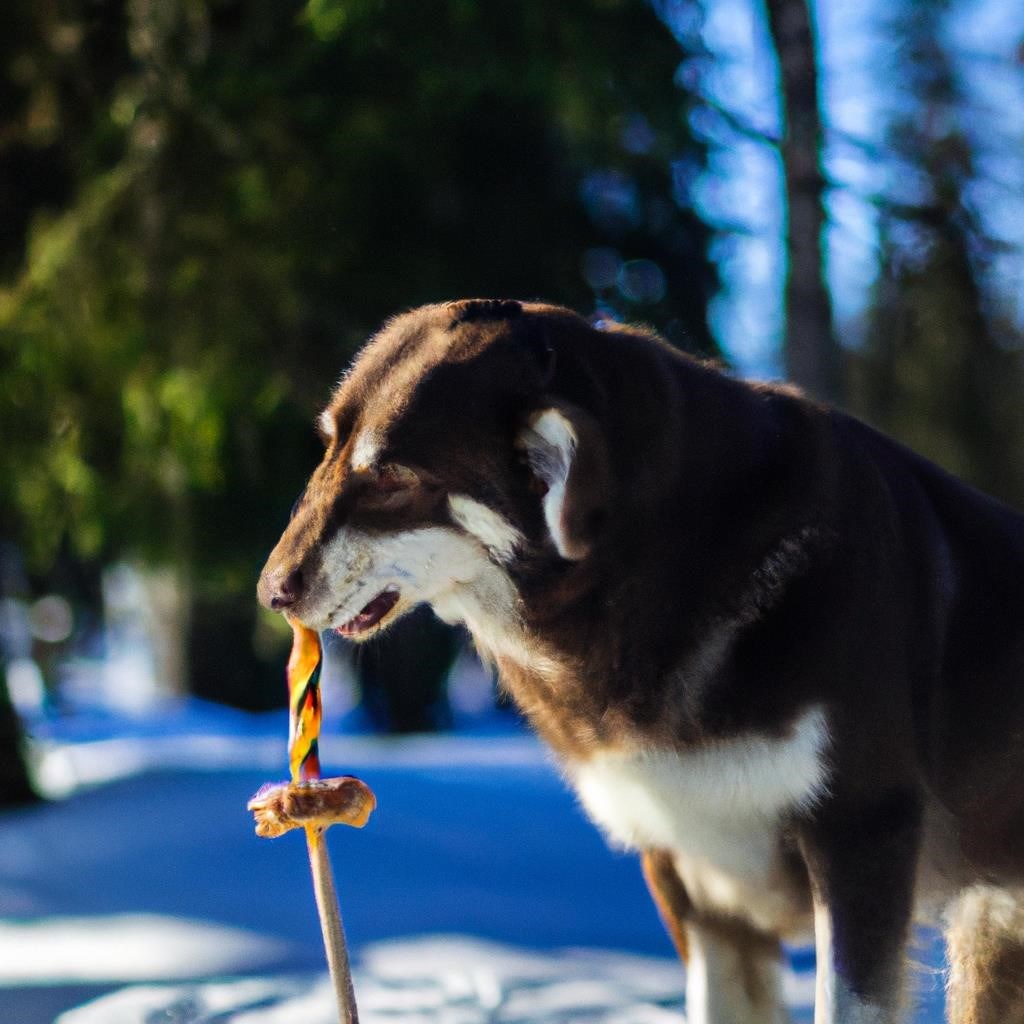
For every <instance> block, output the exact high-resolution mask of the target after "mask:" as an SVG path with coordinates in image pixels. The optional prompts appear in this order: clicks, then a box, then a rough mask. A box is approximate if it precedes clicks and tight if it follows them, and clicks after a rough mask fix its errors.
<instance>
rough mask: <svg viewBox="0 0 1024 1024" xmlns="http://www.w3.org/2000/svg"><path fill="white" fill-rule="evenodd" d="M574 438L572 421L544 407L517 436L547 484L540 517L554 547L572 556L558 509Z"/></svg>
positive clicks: (574, 447)
mask: <svg viewBox="0 0 1024 1024" xmlns="http://www.w3.org/2000/svg"><path fill="white" fill-rule="evenodd" d="M576 441H577V438H576V431H575V430H573V426H572V424H571V423H570V422H569V421H568V420H567V419H566V418H565V416H563V415H562V413H560V412H559V411H558V410H557V409H545V410H544V411H543V412H542V413H540V415H539V416H537V417H536V418H535V419H534V420H533V421H532V422H531V423H530V426H529V428H528V429H526V430H524V431H523V433H522V434H521V435H520V437H519V444H520V447H522V448H523V449H524V450H525V451H526V454H527V458H528V459H529V461H530V465H531V467H532V468H533V471H534V472H535V473H536V474H537V475H538V476H539V477H540V478H541V480H543V481H544V483H545V484H547V488H548V490H547V493H546V494H545V495H544V505H543V508H544V521H545V523H547V527H548V532H549V533H550V534H551V539H552V541H554V544H555V549H556V550H557V551H558V553H559V554H560V555H561V556H562V557H563V558H571V557H573V556H572V555H571V554H570V552H571V551H572V545H571V543H570V542H569V539H568V538H567V537H566V535H565V527H564V525H563V523H562V511H563V508H564V506H565V485H566V482H567V481H568V479H569V469H570V467H571V466H572V460H573V455H574V454H575V452H576Z"/></svg>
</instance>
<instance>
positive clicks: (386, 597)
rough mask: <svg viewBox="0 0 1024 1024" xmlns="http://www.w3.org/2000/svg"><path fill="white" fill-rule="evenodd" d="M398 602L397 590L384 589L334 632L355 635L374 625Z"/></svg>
mask: <svg viewBox="0 0 1024 1024" xmlns="http://www.w3.org/2000/svg"><path fill="white" fill-rule="evenodd" d="M397 602H398V592H397V591H395V590H385V591H382V592H381V593H379V594H378V595H377V596H376V597H375V598H374V599H373V600H372V601H371V602H370V603H369V604H368V605H367V606H366V607H365V608H364V609H363V610H362V611H361V612H360V613H359V614H358V615H356V616H354V617H353V618H351V619H349V620H348V622H343V623H342V624H341V625H340V626H338V628H337V629H336V630H335V632H337V633H340V634H341V635H342V636H355V635H356V634H357V633H362V632H365V631H366V630H367V629H371V628H372V627H373V626H376V625H377V623H378V622H380V620H381V619H383V618H384V616H385V615H387V613H388V612H389V611H391V609H392V608H394V607H395V604H396V603H397Z"/></svg>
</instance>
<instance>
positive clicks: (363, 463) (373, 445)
mask: <svg viewBox="0 0 1024 1024" xmlns="http://www.w3.org/2000/svg"><path fill="white" fill-rule="evenodd" d="M379 451H380V437H379V436H378V434H377V432H376V431H373V430H364V431H363V433H361V434H360V435H359V436H358V437H357V438H356V441H355V444H353V445H352V459H351V462H352V468H353V469H357V470H358V469H369V468H370V467H371V466H372V465H373V464H374V462H375V461H376V459H377V454H378V452H379Z"/></svg>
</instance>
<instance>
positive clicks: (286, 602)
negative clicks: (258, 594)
mask: <svg viewBox="0 0 1024 1024" xmlns="http://www.w3.org/2000/svg"><path fill="white" fill-rule="evenodd" d="M265 585H266V590H265V594H266V596H267V598H269V600H268V601H267V602H266V603H267V604H268V605H269V606H270V608H271V609H272V610H273V611H275V612H281V611H284V610H285V609H286V608H291V606H292V605H293V604H295V602H296V601H298V599H299V596H300V595H301V594H302V570H301V569H292V570H291V572H289V573H287V574H284V575H275V576H273V577H271V578H270V579H269V580H265Z"/></svg>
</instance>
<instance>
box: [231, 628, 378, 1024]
mask: <svg viewBox="0 0 1024 1024" xmlns="http://www.w3.org/2000/svg"><path fill="white" fill-rule="evenodd" d="M289 623H290V625H291V627H292V651H291V655H290V657H289V658H288V701H289V709H290V710H289V728H288V764H289V768H290V769H291V781H290V782H280V783H268V784H267V785H266V786H263V787H261V788H260V790H259V791H258V792H257V793H256V794H255V796H253V798H252V799H251V800H250V801H249V805H248V806H249V810H250V811H252V812H253V815H254V816H255V818H256V834H257V835H258V836H264V837H267V838H274V837H276V836H281V835H284V834H285V832H288V831H290V830H291V829H293V828H302V829H304V830H305V832H306V845H307V847H308V848H309V864H310V868H311V870H312V873H313V893H314V896H315V897H316V908H317V913H318V914H319V915H320V928H321V931H322V932H323V937H324V948H325V950H326V952H327V966H328V968H329V969H330V972H331V981H332V982H333V984H334V994H335V997H336V998H337V1001H338V1016H339V1019H340V1020H341V1022H342V1024H358V1021H359V1015H358V1013H357V1011H356V999H355V991H354V989H353V987H352V974H351V971H350V969H349V963H348V950H347V948H346V944H345V930H344V928H343V927H342V924H341V912H340V910H339V909H338V898H337V895H336V893H335V890H334V878H333V876H332V874H331V862H330V860H329V858H328V855H327V844H326V843H325V842H324V832H325V831H326V830H327V829H328V828H329V827H330V826H331V825H337V824H343V825H352V826H354V827H355V828H362V827H363V825H365V824H366V821H367V819H368V818H369V817H370V813H371V812H372V811H373V809H374V807H375V806H376V803H377V802H376V800H375V799H374V796H373V793H372V792H371V791H370V788H369V786H367V785H366V783H364V782H362V781H361V780H359V779H356V778H353V777H352V776H347V775H346V776H342V777H339V778H332V779H321V778H320V755H319V744H318V739H319V736H320V717H321V707H320V666H321V663H322V657H323V652H322V650H321V647H320V636H319V634H317V633H316V632H315V631H314V630H312V629H307V628H306V627H305V626H304V625H303V624H302V623H301V622H298V621H297V620H295V619H290V620H289Z"/></svg>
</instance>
